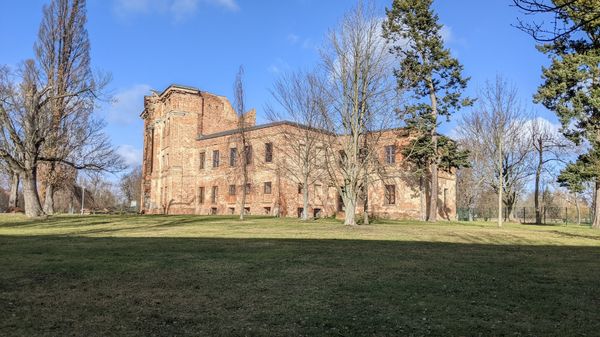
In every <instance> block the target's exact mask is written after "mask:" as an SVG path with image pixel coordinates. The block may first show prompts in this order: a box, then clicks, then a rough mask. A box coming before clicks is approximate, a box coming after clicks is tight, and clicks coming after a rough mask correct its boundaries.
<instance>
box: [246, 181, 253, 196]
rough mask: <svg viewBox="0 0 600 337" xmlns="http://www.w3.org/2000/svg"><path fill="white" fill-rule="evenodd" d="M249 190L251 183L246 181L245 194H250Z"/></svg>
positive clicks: (250, 189)
mask: <svg viewBox="0 0 600 337" xmlns="http://www.w3.org/2000/svg"><path fill="white" fill-rule="evenodd" d="M250 191H252V185H251V184H250V183H248V184H246V194H250Z"/></svg>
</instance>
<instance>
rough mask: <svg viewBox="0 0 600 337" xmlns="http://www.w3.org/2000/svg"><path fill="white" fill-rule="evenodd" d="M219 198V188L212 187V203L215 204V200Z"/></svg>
mask: <svg viewBox="0 0 600 337" xmlns="http://www.w3.org/2000/svg"><path fill="white" fill-rule="evenodd" d="M218 198H219V186H213V187H212V199H211V201H212V203H213V204H216V203H217V199H218Z"/></svg>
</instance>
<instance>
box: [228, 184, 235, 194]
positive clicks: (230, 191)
mask: <svg viewBox="0 0 600 337" xmlns="http://www.w3.org/2000/svg"><path fill="white" fill-rule="evenodd" d="M229 195H235V185H229Z"/></svg>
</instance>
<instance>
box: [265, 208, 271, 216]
mask: <svg viewBox="0 0 600 337" xmlns="http://www.w3.org/2000/svg"><path fill="white" fill-rule="evenodd" d="M264 210H265V215H271V207H265V208H264Z"/></svg>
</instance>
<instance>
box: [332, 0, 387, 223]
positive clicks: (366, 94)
mask: <svg viewBox="0 0 600 337" xmlns="http://www.w3.org/2000/svg"><path fill="white" fill-rule="evenodd" d="M380 29H381V27H380V21H379V20H378V18H377V17H376V15H374V10H373V8H372V6H365V5H362V4H359V5H358V6H357V7H356V8H355V9H354V10H352V11H351V12H349V13H348V14H346V16H345V17H344V18H343V20H342V22H341V23H340V25H339V27H338V28H337V29H336V30H333V31H331V32H330V34H329V37H328V43H327V48H325V49H324V50H323V51H322V53H321V59H322V66H323V69H324V71H325V74H326V75H325V76H326V77H327V82H326V94H327V101H328V103H329V104H328V110H327V113H326V114H325V115H324V116H323V117H324V126H325V128H326V129H327V130H328V131H329V132H328V133H323V135H324V141H325V142H326V144H327V146H326V148H325V150H326V152H327V154H326V156H325V158H326V160H325V162H326V163H325V164H326V169H327V172H328V174H329V176H330V179H331V181H332V183H333V184H335V186H336V188H337V191H338V193H339V195H340V196H341V198H342V201H343V203H344V207H345V221H344V224H345V225H356V217H355V213H356V206H357V203H358V198H359V195H360V193H361V185H362V184H364V182H365V179H364V175H365V174H368V171H369V166H368V165H369V163H371V160H370V158H371V157H372V156H374V155H376V152H374V151H361V149H362V148H364V146H365V145H364V144H365V141H367V142H368V141H369V140H368V139H367V140H365V137H367V136H368V135H369V133H371V131H372V129H374V128H372V127H371V126H373V125H374V124H375V123H376V121H377V118H376V117H377V116H378V115H380V114H381V113H384V112H387V111H389V110H390V109H393V108H394V106H392V105H391V104H390V100H389V99H388V97H389V95H391V94H393V93H394V92H395V88H394V87H395V83H393V82H394V81H393V80H391V76H390V75H391V74H392V70H391V63H390V56H389V54H388V51H387V47H386V44H385V43H386V42H385V41H384V40H383V39H382V38H381V30H380Z"/></svg>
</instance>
